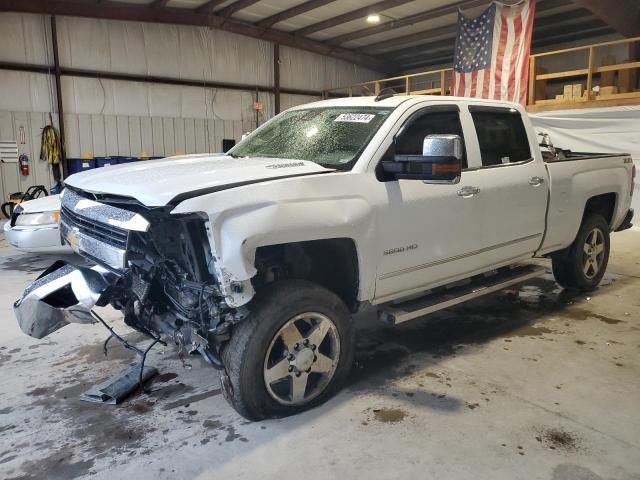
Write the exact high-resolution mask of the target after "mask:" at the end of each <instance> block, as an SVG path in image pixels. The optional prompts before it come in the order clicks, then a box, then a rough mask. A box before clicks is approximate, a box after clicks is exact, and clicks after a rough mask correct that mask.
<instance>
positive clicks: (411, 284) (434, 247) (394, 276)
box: [375, 105, 481, 303]
mask: <svg viewBox="0 0 640 480" xmlns="http://www.w3.org/2000/svg"><path fill="white" fill-rule="evenodd" d="M430 134H455V135H460V136H461V137H463V132H462V126H461V122H460V113H459V110H458V107H457V106H455V105H451V106H439V107H427V108H423V109H418V110H417V111H416V112H415V113H413V114H412V115H411V116H410V117H409V118H408V119H407V120H406V122H405V124H404V125H403V126H402V127H401V128H400V130H399V131H398V133H397V136H396V141H395V147H393V146H392V150H394V149H395V150H394V151H395V154H400V155H420V154H422V142H423V140H424V137H426V136H427V135H430ZM463 138H464V137H463ZM394 151H391V152H390V153H389V154H390V155H393V154H394ZM466 160H467V159H466V154H465V159H464V162H465V163H466ZM470 186H471V184H470V183H469V181H468V179H467V172H463V173H462V176H461V180H460V182H459V183H457V184H426V183H424V182H422V181H420V180H389V181H381V183H380V188H381V189H382V190H383V195H384V197H385V198H384V201H382V202H381V207H380V210H379V215H378V220H379V221H378V226H379V229H378V232H379V234H378V235H379V236H378V255H379V258H378V274H377V281H376V295H375V297H376V300H375V301H376V303H379V302H383V301H386V300H390V299H392V298H393V297H394V296H396V295H404V294H406V293H407V292H409V291H411V290H419V289H420V288H421V287H426V286H429V285H432V284H434V283H437V282H440V283H443V282H445V283H446V281H447V280H448V279H450V278H453V277H456V276H459V275H461V274H464V272H465V271H467V269H468V268H469V263H468V259H466V258H465V256H466V254H468V252H471V251H473V250H475V249H476V248H477V243H476V237H477V235H478V233H479V224H478V223H477V219H479V218H480V215H481V210H480V206H479V205H478V204H477V203H476V202H473V201H468V200H469V199H467V198H464V197H463V196H460V195H459V193H460V191H461V190H463V189H464V188H465V187H470Z"/></svg>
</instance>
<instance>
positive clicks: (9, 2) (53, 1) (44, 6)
mask: <svg viewBox="0 0 640 480" xmlns="http://www.w3.org/2000/svg"><path fill="white" fill-rule="evenodd" d="M0 11H11V12H25V13H45V14H50V15H68V16H77V17H88V18H108V19H111V20H126V21H137V22H155V23H166V24H173V25H195V26H202V27H209V28H218V29H220V30H225V31H227V32H232V33H236V34H239V35H244V36H247V37H252V38H259V39H261V40H265V41H268V42H273V43H279V44H280V45H286V46H289V47H293V48H299V49H302V50H307V51H309V52H313V53H318V54H320V55H327V56H330V57H334V58H339V59H341V60H345V61H347V62H350V63H355V64H358V65H362V66H364V67H367V68H370V69H372V70H376V71H378V72H381V73H384V72H387V71H389V70H391V69H392V68H393V67H392V65H390V63H389V62H386V61H384V60H382V59H379V58H377V57H373V56H371V55H366V54H363V53H359V52H355V51H353V50H349V49H346V48H339V47H335V46H332V45H327V44H325V43H322V42H319V41H316V40H312V39H309V38H302V37H298V36H294V35H291V34H290V33H287V32H283V31H280V30H275V29H270V28H268V29H264V28H260V27H257V26H255V25H253V24H250V23H247V22H243V21H240V20H237V19H234V18H224V17H220V16H218V15H215V14H212V13H198V12H196V11H194V10H190V9H184V8H174V7H165V8H148V7H147V6H146V5H136V4H126V3H116V2H109V3H105V4H101V5H96V4H90V3H79V2H73V1H69V0H0Z"/></svg>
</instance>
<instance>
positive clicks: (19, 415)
mask: <svg viewBox="0 0 640 480" xmlns="http://www.w3.org/2000/svg"><path fill="white" fill-rule="evenodd" d="M0 231H1V230H0ZM639 246H640V230H637V229H635V230H631V231H627V232H624V233H620V234H616V235H615V236H614V237H613V253H612V258H611V263H610V267H609V272H608V274H607V276H606V277H605V280H604V282H603V285H602V287H601V288H599V289H598V290H597V291H596V292H593V294H591V295H590V296H585V295H579V296H572V295H570V294H567V293H566V292H563V291H562V290H561V289H559V288H558V287H557V285H556V284H555V283H554V282H553V279H552V277H551V276H550V275H548V276H546V277H545V278H542V279H539V280H536V281H531V282H529V283H527V284H525V285H523V286H521V287H519V288H516V289H513V290H510V291H506V292H500V293H498V294H495V295H491V296H488V297H485V298H483V299H479V300H477V301H475V302H473V303H469V304H467V305H463V306H461V307H459V308H455V309H451V310H448V311H446V312H441V313H439V314H436V315H432V316H430V317H428V318H425V319H421V320H418V321H415V322H413V323H411V322H410V324H408V325H406V326H402V327H398V328H395V329H390V328H385V327H382V326H380V325H378V324H377V323H376V321H375V320H374V317H373V316H372V315H371V314H370V313H369V314H363V315H360V316H359V318H358V324H359V325H362V329H361V332H360V336H359V338H360V340H359V346H358V361H357V366H356V369H355V371H354V373H353V375H352V377H351V379H350V381H349V384H348V386H347V388H346V389H345V390H344V391H343V392H341V393H340V394H339V395H338V396H337V397H336V398H335V399H333V400H332V401H330V402H329V403H327V404H325V405H324V406H322V407H320V408H317V409H315V410H313V411H311V412H308V413H305V414H302V415H298V416H296V417H293V418H287V419H282V420H274V421H264V422H259V423H248V422H246V421H244V420H243V419H242V418H240V417H239V416H238V415H237V414H236V413H235V412H234V411H233V410H232V409H231V408H230V407H229V406H228V405H227V404H226V403H225V401H224V399H223V398H222V396H221V395H220V390H219V385H218V380H217V374H216V372H215V371H214V370H212V369H210V368H208V367H206V366H205V365H203V362H202V361H201V360H200V359H199V358H198V357H194V358H190V359H188V361H189V363H191V364H192V367H193V368H189V367H187V368H185V367H183V365H182V364H181V361H180V360H179V359H178V358H177V356H176V355H175V352H174V351H173V350H172V349H171V348H166V349H165V350H164V351H163V349H162V348H158V349H156V350H154V351H153V353H152V355H151V357H150V364H153V365H155V366H157V367H158V368H159V369H160V371H161V375H160V376H159V377H157V378H156V379H155V380H154V381H153V383H152V385H151V393H149V394H140V395H137V396H135V397H133V398H131V399H130V400H129V401H127V402H126V403H124V404H123V405H120V406H101V405H100V406H98V405H94V404H88V403H84V402H81V401H79V400H78V395H79V394H80V393H81V392H83V391H84V390H86V389H87V388H88V387H89V386H90V385H92V384H94V383H97V382H99V381H101V380H103V379H105V378H108V377H109V376H111V375H113V374H115V373H116V372H117V371H119V370H120V369H121V368H122V367H123V366H126V365H127V364H128V363H129V362H131V360H132V358H131V354H130V353H129V352H127V351H126V350H124V349H123V348H121V347H120V346H116V345H115V344H114V346H113V348H112V350H111V352H110V355H109V357H108V358H104V356H103V355H102V353H101V350H100V347H101V343H102V341H103V340H104V339H105V337H106V333H105V332H106V331H105V330H104V329H103V328H102V327H100V326H68V327H65V328H63V329H62V330H60V331H58V332H55V333H54V334H53V335H51V336H50V337H48V338H46V339H45V340H43V341H37V340H35V339H32V338H29V337H27V336H25V335H23V334H22V333H21V332H20V331H19V329H18V326H17V324H16V322H15V320H14V318H13V314H12V311H11V304H12V302H13V300H14V299H15V298H16V297H17V296H18V295H19V293H20V292H21V291H22V289H23V288H24V287H25V286H26V285H27V284H28V283H29V282H30V281H31V280H32V279H33V278H34V277H36V276H37V274H38V272H39V271H40V270H41V269H43V268H44V267H45V266H48V265H49V264H50V263H51V261H52V259H51V257H45V256H29V255H23V254H17V253H16V252H14V251H12V250H11V249H9V248H8V247H7V246H6V242H4V241H3V239H0V278H1V285H2V290H1V291H0V318H1V321H2V333H1V334H0V337H1V338H0V378H1V379H2V386H1V387H0V478H5V479H6V478H11V479H32V478H33V479H36V478H38V479H42V478H63V479H70V478H82V477H87V478H94V479H102V478H105V479H106V478H108V479H113V478H136V479H151V478H153V479H157V480H160V479H169V478H171V479H173V478H201V479H209V478H221V479H222V478H224V479H237V478H261V479H270V478H278V479H280V478H295V477H304V478H307V479H315V478H332V477H337V478H367V479H391V478H439V479H442V478H446V479H491V480H495V479H527V480H532V479H552V480H561V479H562V480H578V479H581V480H582V479H584V480H597V479H607V480H613V479H616V480H628V479H640V413H639V411H638V407H639V406H640V382H639V381H638V378H639V375H640V321H639V319H640V249H639V248H638V247H639ZM103 313H104V315H105V317H107V318H108V319H109V320H110V321H113V324H114V325H116V326H117V328H118V329H119V330H120V331H121V332H124V333H127V330H126V329H125V328H124V327H122V325H121V322H118V321H116V320H117V315H116V314H115V312H112V311H109V310H108V309H103ZM127 335H128V338H129V339H132V340H136V339H140V337H139V336H138V335H137V334H135V333H133V332H129V333H128V334H127Z"/></svg>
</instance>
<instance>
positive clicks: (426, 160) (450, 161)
mask: <svg viewBox="0 0 640 480" xmlns="http://www.w3.org/2000/svg"><path fill="white" fill-rule="evenodd" d="M462 158H463V146H462V138H460V136H459V135H427V136H426V137H425V138H424V141H423V144H422V155H395V156H394V158H393V161H392V162H382V168H383V170H384V172H385V173H387V174H390V175H392V176H393V177H394V178H396V179H405V180H422V181H424V182H426V183H458V182H459V181H460V175H461V174H462Z"/></svg>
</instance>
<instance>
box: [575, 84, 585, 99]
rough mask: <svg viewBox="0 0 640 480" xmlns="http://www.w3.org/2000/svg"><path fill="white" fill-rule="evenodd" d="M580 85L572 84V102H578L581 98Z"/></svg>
mask: <svg viewBox="0 0 640 480" xmlns="http://www.w3.org/2000/svg"><path fill="white" fill-rule="evenodd" d="M582 89H583V87H582V84H581V83H574V84H573V99H574V100H579V99H580V98H582Z"/></svg>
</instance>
